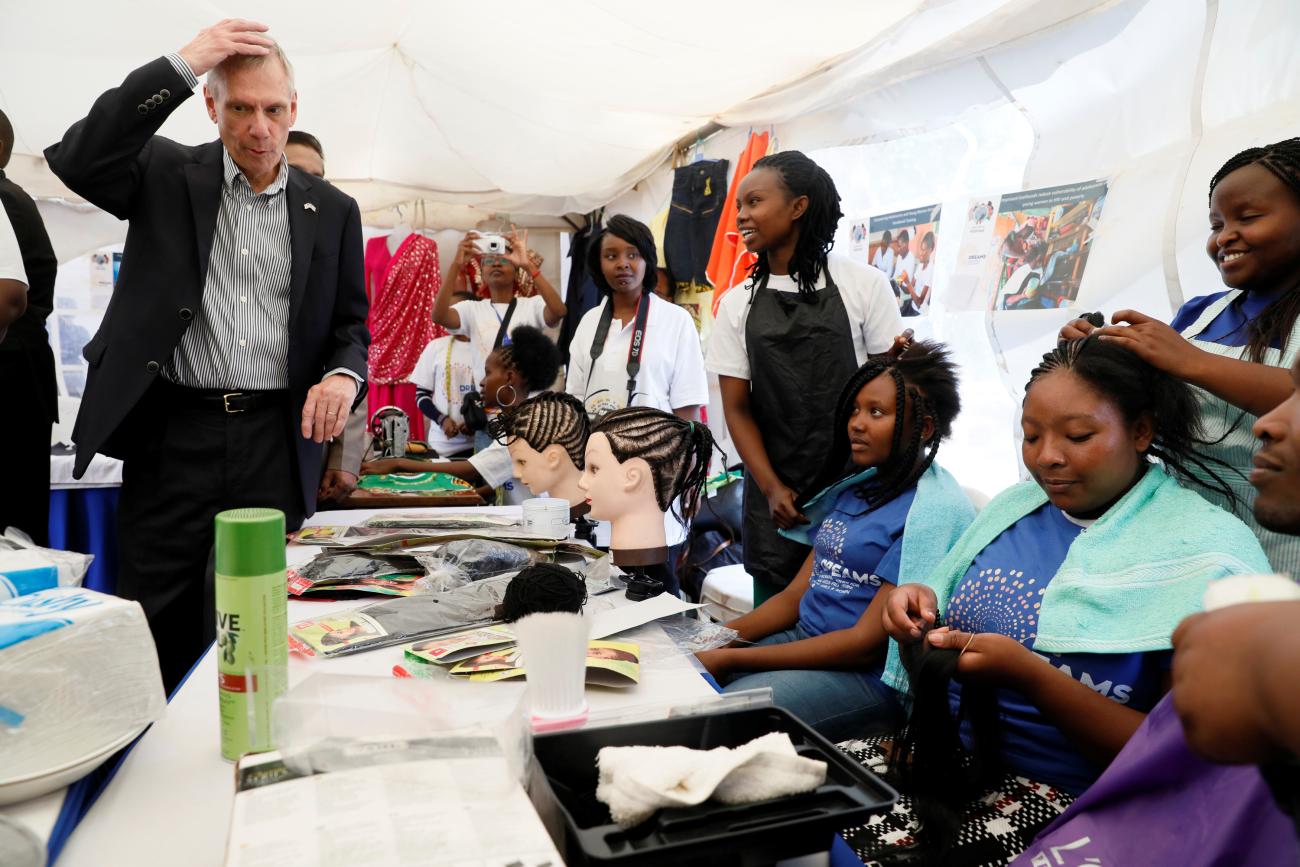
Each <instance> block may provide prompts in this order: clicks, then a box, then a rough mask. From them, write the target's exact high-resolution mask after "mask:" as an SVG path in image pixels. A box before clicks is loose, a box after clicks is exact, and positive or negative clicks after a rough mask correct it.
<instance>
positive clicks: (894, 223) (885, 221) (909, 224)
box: [852, 205, 941, 316]
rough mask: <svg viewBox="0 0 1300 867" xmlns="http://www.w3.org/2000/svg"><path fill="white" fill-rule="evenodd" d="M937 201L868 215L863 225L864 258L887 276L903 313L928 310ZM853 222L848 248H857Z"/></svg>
mask: <svg viewBox="0 0 1300 867" xmlns="http://www.w3.org/2000/svg"><path fill="white" fill-rule="evenodd" d="M940 210H941V208H940V206H939V205H928V206H926V207H924V208H912V209H911V210H907V211H894V212H893V213H890V214H881V215H879V216H876V217H872V218H871V221H870V223H869V224H868V225H867V226H864V227H862V228H863V229H865V238H864V242H863V246H865V247H866V254H867V256H866V261H867V262H868V264H870V265H871V266H872V267H874V268H876V269H878V270H879V271H881V272H883V273H884V274H885V276H886V277H888V278H889V284H890V285H891V286H892V287H893V289H894V299H895V300H896V301H897V302H898V312H899V313H901V314H902V315H903V316H923V315H925V314H926V313H927V312H929V310H930V294H931V288H932V284H933V280H934V251H935V248H936V247H937V246H938V243H939V213H940ZM859 225H860V224H855V225H854V227H853V235H852V241H853V243H852V249H853V252H854V253H855V254H856V253H857V252H858V251H859V249H860V246H859V243H858V237H859Z"/></svg>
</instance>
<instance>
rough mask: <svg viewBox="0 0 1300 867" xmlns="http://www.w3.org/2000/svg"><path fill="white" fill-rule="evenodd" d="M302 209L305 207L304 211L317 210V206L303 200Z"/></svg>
mask: <svg viewBox="0 0 1300 867" xmlns="http://www.w3.org/2000/svg"><path fill="white" fill-rule="evenodd" d="M302 209H303V210H304V211H315V210H316V206H315V205H313V204H312V203H311V202H303V203H302Z"/></svg>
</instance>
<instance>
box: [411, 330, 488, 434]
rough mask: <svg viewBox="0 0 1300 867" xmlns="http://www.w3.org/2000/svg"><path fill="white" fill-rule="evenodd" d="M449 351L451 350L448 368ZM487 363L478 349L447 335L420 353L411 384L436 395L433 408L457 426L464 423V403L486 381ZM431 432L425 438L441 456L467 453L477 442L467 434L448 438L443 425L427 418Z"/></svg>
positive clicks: (412, 372)
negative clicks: (449, 386)
mask: <svg viewBox="0 0 1300 867" xmlns="http://www.w3.org/2000/svg"><path fill="white" fill-rule="evenodd" d="M448 350H451V354H450V361H451V364H450V365H448V363H447V362H448V357H449V356H448ZM482 366H483V362H482V360H481V359H479V358H478V353H476V352H475V351H474V346H473V344H471V343H470V342H469V341H467V340H457V339H456V338H454V337H452V336H450V335H447V336H445V337H439V338H438V339H437V340H434V341H431V342H430V343H429V345H428V346H426V347H424V352H422V353H420V360H419V361H417V362H415V369H414V370H412V371H411V377H410V380H409V381H410V382H411V383H412V384H414V385H415V387H416V388H422V389H424V390H426V391H428V392H430V393H431V394H432V395H433V405H434V408H436V409H437V410H438V412H440V413H442V414H443V415H448V416H451V418H452V420H453V421H455V422H456V423H457V424H460V423H461V422H462V421H464V420H465V419H464V416H462V415H461V412H460V406H461V401H463V400H464V399H465V395H466V394H467V393H469V392H471V391H473V390H474V389H475V388H476V387H477V386H478V382H479V380H480V379H482V376H483V373H482ZM449 371H450V374H451V376H450V382H451V392H450V395H449V393H448V391H447V383H448V372H449ZM426 421H427V424H426V425H425V426H426V427H427V428H428V432H427V433H426V434H425V439H426V440H427V441H428V443H429V447H430V448H432V449H433V450H434V451H435V452H437V453H438V454H439V455H453V454H456V453H457V452H463V451H465V450H466V449H468V448H469V447H470V446H472V445H473V442H474V441H473V440H472V439H471V438H470V437H469V436H466V435H464V434H457V435H456V436H454V437H448V436H447V435H446V434H445V433H443V430H442V425H440V424H437V423H436V422H434V421H433V419H426Z"/></svg>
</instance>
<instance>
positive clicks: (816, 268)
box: [749, 151, 844, 296]
mask: <svg viewBox="0 0 1300 867" xmlns="http://www.w3.org/2000/svg"><path fill="white" fill-rule="evenodd" d="M759 169H772V170H773V171H774V172H776V173H777V174H778V175H780V176H781V183H782V184H783V185H784V186H785V188H786V190H787V191H788V192H789V193H790V196H791V197H797V196H807V197H808V208H807V210H805V211H804V212H803V215H802V216H801V217H800V218H799V240H798V241H797V242H796V243H795V247H794V255H793V256H791V257H790V268H789V270H790V276H791V277H792V278H794V281H795V283H796V284H797V285H798V287H799V294H800V295H804V296H807V295H812V294H813V293H814V292H816V291H817V282H818V281H819V280H820V279H821V276H822V271H824V270H826V267H827V256H828V255H829V254H830V251H831V248H832V247H834V246H835V229H836V227H837V226H839V224H840V218H841V217H843V216H844V212H843V211H841V210H840V194H839V191H838V190H836V189H835V182H834V181H833V180H831V176H830V175H829V174H828V173H827V172H826V170H825V169H823V168H822V167H821V166H819V165H817V164H816V163H815V162H813V161H812V160H810V159H809V158H808V157H807V156H805V155H804V154H802V153H800V152H799V151H781V152H780V153H775V154H768V155H767V156H765V157H763V158H762V159H760V160H758V161H757V162H756V163H754V167H753V168H752V169H751V171H757V170H759ZM771 273H772V271H771V268H770V266H769V265H768V262H767V253H766V252H763V253H761V254H759V257H758V260H757V261H756V262H755V263H754V264H753V266H752V267H751V268H750V271H749V277H750V280H751V281H752V282H754V283H759V282H762V281H763V279H764V278H766V277H768V276H769V275H770V274H771Z"/></svg>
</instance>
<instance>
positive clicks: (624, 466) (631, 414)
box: [578, 406, 717, 550]
mask: <svg viewBox="0 0 1300 867" xmlns="http://www.w3.org/2000/svg"><path fill="white" fill-rule="evenodd" d="M716 448H717V445H716V444H715V443H714V441H713V434H712V433H711V432H710V431H709V429H708V427H707V426H706V425H704V424H701V423H698V422H690V421H686V420H685V419H682V418H678V417H677V416H675V415H673V414H672V413H667V412H664V411H663V410H658V409H653V408H651V407H644V406H635V407H628V408H626V409H619V410H615V411H613V412H611V413H609V414H608V415H606V416H604V417H603V418H601V419H600V421H598V422H596V424H594V425H593V426H592V428H591V436H590V437H588V439H587V451H586V466H585V467H584V469H583V473H582V478H581V479H580V480H579V482H578V487H579V488H581V489H582V491H583V492H584V493H585V494H586V496H587V500H588V501H589V502H590V503H591V516H592V517H593V518H600V519H603V520H608V521H610V522H611V524H612V527H611V534H610V547H611V548H613V549H622V550H632V549H638V548H662V547H664V544H665V536H664V519H663V515H664V513H665V512H667V511H669V510H670V509H672V510H673V511H674V513H675V514H676V515H677V517H679V518H681V517H683V516H690V515H693V514H695V509H696V506H697V505H698V504H699V500H700V492H701V491H702V490H703V488H704V482H705V480H706V479H707V478H708V475H709V459H710V458H711V457H712V455H713V451H714V449H716Z"/></svg>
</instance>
